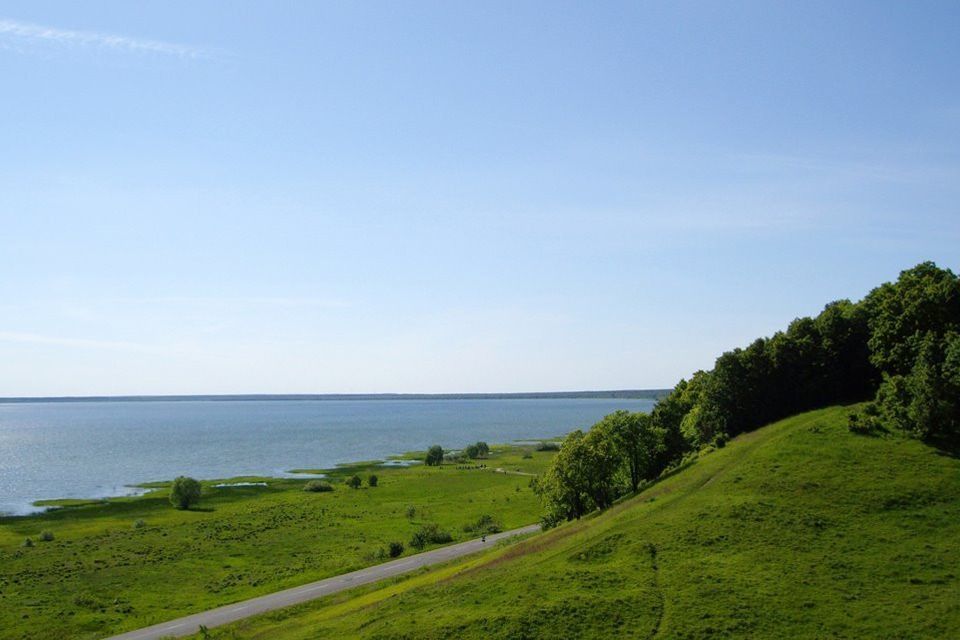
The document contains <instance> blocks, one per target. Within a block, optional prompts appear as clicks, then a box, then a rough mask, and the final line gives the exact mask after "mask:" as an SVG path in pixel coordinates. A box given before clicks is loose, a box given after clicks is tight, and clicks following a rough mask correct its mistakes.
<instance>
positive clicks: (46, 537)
mask: <svg viewBox="0 0 960 640" xmlns="http://www.w3.org/2000/svg"><path fill="white" fill-rule="evenodd" d="M40 541H41V542H53V531H41V532H40Z"/></svg>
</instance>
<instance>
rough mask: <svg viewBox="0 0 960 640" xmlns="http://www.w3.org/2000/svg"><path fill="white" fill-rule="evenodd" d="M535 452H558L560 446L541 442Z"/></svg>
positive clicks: (554, 443)
mask: <svg viewBox="0 0 960 640" xmlns="http://www.w3.org/2000/svg"><path fill="white" fill-rule="evenodd" d="M537 451H560V445H559V444H557V443H556V442H541V443H540V444H538V445H537Z"/></svg>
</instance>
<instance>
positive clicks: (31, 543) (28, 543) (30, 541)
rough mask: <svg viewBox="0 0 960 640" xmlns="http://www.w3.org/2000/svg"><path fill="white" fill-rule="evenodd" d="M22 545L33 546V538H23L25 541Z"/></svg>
mask: <svg viewBox="0 0 960 640" xmlns="http://www.w3.org/2000/svg"><path fill="white" fill-rule="evenodd" d="M20 546H21V547H32V546H33V540H31V539H30V538H24V539H23V542H22V543H21V544H20Z"/></svg>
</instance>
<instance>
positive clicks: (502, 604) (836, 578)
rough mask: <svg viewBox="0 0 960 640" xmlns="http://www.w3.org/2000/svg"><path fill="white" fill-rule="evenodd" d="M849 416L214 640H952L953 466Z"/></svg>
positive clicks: (959, 571) (956, 489) (822, 420)
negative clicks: (506, 541)
mask: <svg viewBox="0 0 960 640" xmlns="http://www.w3.org/2000/svg"><path fill="white" fill-rule="evenodd" d="M846 413H847V411H846V410H844V409H840V408H834V409H827V410H822V411H816V412H812V413H808V414H803V415H800V416H797V417H794V418H791V419H788V420H784V421H782V422H779V423H777V424H775V425H772V426H770V427H767V428H764V429H761V430H759V431H756V432H753V433H750V434H746V435H744V436H741V437H739V438H737V439H735V440H734V441H732V442H731V443H729V444H728V445H727V446H726V447H725V448H723V449H720V450H717V451H713V452H711V453H708V454H707V455H705V456H703V457H701V458H700V459H699V460H698V461H697V462H696V463H695V464H693V465H692V466H690V467H688V468H687V469H685V470H684V471H681V472H680V473H677V474H676V475H674V476H672V477H670V478H668V479H666V480H664V481H661V482H660V483H659V484H656V485H654V486H652V487H651V488H649V489H648V490H647V491H645V492H643V493H642V494H641V495H639V496H638V497H636V498H633V499H630V500H628V501H625V502H624V503H621V504H619V505H617V506H616V507H614V508H613V509H611V510H610V511H609V512H607V513H605V514H603V515H600V516H598V517H593V518H587V519H584V520H582V521H580V522H576V523H573V524H568V525H565V526H562V527H560V528H558V529H555V530H552V531H550V532H548V533H546V534H541V535H537V536H534V537H531V538H530V539H528V540H526V541H524V542H521V543H519V544H516V545H513V546H510V547H507V548H504V549H501V550H498V551H493V552H490V553H488V554H484V555H482V556H479V557H474V558H471V559H467V560H464V561H460V562H455V563H453V564H451V565H449V566H447V567H443V568H440V569H436V570H432V571H427V572H424V573H421V574H418V575H416V576H413V577H410V578H407V579H398V580H395V581H393V582H391V583H390V584H388V585H385V586H380V587H370V588H366V589H363V590H359V591H356V592H351V593H344V594H339V595H337V596H332V597H330V598H327V599H325V600H320V601H316V602H313V603H308V604H304V605H300V606H298V607H294V608H291V609H288V610H284V611H278V612H274V613H272V614H267V615H263V616H260V617H257V618H252V619H250V620H247V621H243V622H241V623H237V624H235V625H233V626H230V627H226V628H223V629H217V630H212V631H211V637H213V638H217V639H219V640H228V639H241V638H242V639H245V640H250V639H263V640H266V639H268V638H269V639H278V640H295V639H306V638H347V637H349V638H354V637H359V638H378V639H400V638H425V639H431V638H436V639H439V638H478V639H480V638H483V639H489V638H544V639H547V638H551V639H552V638H732V637H737V638H957V637H960V544H958V541H960V460H957V459H955V458H951V457H948V456H945V455H942V454H940V453H938V452H937V451H935V450H934V449H931V448H929V447H927V446H925V445H923V444H921V443H920V442H917V441H915V440H907V439H902V438H898V437H866V436H857V435H853V434H851V433H850V432H849V431H848V430H847V428H846Z"/></svg>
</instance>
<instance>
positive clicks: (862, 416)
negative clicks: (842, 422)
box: [847, 402, 886, 436]
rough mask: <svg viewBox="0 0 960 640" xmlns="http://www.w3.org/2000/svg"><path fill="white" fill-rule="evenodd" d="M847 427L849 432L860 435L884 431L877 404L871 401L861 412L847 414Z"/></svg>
mask: <svg viewBox="0 0 960 640" xmlns="http://www.w3.org/2000/svg"><path fill="white" fill-rule="evenodd" d="M847 429H849V430H850V433H855V434H857V435H861V436H871V435H876V434H878V433H882V432H885V431H886V428H885V427H884V426H883V420H882V418H881V417H880V415H879V414H878V411H877V405H876V404H874V403H872V402H871V403H870V404H868V405H867V406H866V407H865V408H864V410H863V411H862V412H854V413H850V414H848V415H847Z"/></svg>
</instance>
